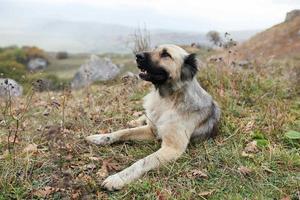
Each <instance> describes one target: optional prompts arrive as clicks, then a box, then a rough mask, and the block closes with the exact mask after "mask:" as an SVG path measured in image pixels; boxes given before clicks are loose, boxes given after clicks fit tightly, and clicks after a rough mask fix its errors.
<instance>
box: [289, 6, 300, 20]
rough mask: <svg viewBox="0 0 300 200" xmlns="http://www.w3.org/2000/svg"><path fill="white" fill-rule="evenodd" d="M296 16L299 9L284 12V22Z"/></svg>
mask: <svg viewBox="0 0 300 200" xmlns="http://www.w3.org/2000/svg"><path fill="white" fill-rule="evenodd" d="M297 16H300V10H299V9H296V10H292V11H290V12H288V13H287V14H286V17H285V22H289V21H291V20H293V19H294V18H295V17H297Z"/></svg>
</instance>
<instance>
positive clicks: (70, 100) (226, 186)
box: [0, 64, 300, 199]
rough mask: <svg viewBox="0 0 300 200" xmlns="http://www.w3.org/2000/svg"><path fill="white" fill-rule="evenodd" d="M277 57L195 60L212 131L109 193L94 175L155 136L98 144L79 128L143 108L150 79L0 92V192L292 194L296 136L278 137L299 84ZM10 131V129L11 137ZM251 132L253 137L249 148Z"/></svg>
mask: <svg viewBox="0 0 300 200" xmlns="http://www.w3.org/2000/svg"><path fill="white" fill-rule="evenodd" d="M280 65H281V67H278V66H277V67H276V68H274V67H273V66H271V65H270V66H266V67H259V66H257V67H255V68H254V69H251V70H250V69H249V70H241V69H237V68H229V67H222V64H220V65H218V64H209V65H208V67H207V68H205V69H202V70H201V71H200V73H199V77H198V79H199V80H200V82H201V84H202V86H203V87H204V88H206V89H207V90H208V91H209V92H210V93H211V94H212V95H213V96H214V98H216V100H217V101H218V102H219V103H220V105H221V107H222V111H223V112H222V121H221V124H220V135H219V136H218V137H217V138H216V139H214V140H213V139H210V140H208V141H204V142H202V143H192V144H190V145H189V148H188V150H187V152H186V153H185V154H184V155H183V156H182V157H181V158H180V159H179V160H178V161H177V162H174V163H170V164H168V165H167V166H164V167H162V168H160V169H158V170H155V171H151V172H149V173H148V174H146V175H145V176H144V178H142V179H141V180H140V181H138V182H136V183H133V184H131V185H129V186H128V187H126V188H124V189H123V190H121V191H119V192H115V193H108V192H106V191H103V190H102V189H101V188H100V186H99V185H100V183H101V181H102V180H104V178H105V177H106V176H107V175H108V174H112V173H115V172H116V171H118V170H121V169H123V168H125V167H127V166H129V165H130V164H131V163H133V162H134V161H135V160H137V159H139V158H142V157H144V156H146V155H148V154H150V153H151V152H153V151H155V150H157V149H158V148H159V145H160V144H159V142H157V141H153V142H139V143H133V142H126V143H121V144H115V145H112V146H108V147H97V146H94V145H88V144H86V143H85V142H84V140H83V138H84V137H85V136H87V135H89V134H94V133H96V132H101V133H107V132H111V131H115V130H118V129H121V128H125V127H127V122H128V121H130V120H131V119H133V118H134V117H135V116H136V115H140V114H141V113H140V111H143V110H142V106H141V99H142V97H143V96H144V95H145V94H146V93H147V92H148V91H149V85H148V84H144V83H143V82H131V81H128V82H122V81H119V80H117V81H114V82H110V83H106V84H105V83H104V84H103V83H102V84H101V85H94V86H92V87H90V88H86V89H84V90H81V91H72V92H70V91H68V90H65V91H62V92H57V93H53V92H45V93H34V94H33V97H32V99H28V98H25V97H24V98H21V99H15V100H14V101H13V102H12V104H11V105H9V104H5V102H6V103H7V101H5V100H3V101H2V102H1V103H2V104H1V113H2V115H1V119H0V120H1V123H0V124H1V129H0V199H44V198H48V199H280V198H284V197H290V198H294V199H296V198H297V195H298V198H299V191H300V155H299V147H300V146H299V141H291V140H288V139H286V138H285V137H284V133H285V132H286V131H288V130H298V131H299V129H300V124H299V120H300V119H299V116H300V114H299V110H300V99H299V90H298V91H297V88H296V87H295V83H294V82H291V80H295V78H294V79H292V78H291V77H292V76H290V75H291V74H292V73H291V70H293V69H292V68H290V67H289V66H288V65H284V64H280ZM271 72H272V73H271ZM287 74H289V76H287ZM26 102H29V104H28V105H29V107H28V108H26V105H27V103H26ZM22 115H24V117H23V118H20V116H22ZM16 120H19V122H18V123H19V127H18V129H16ZM10 131H11V133H12V136H13V137H14V135H15V134H16V136H17V137H16V139H15V144H14V145H13V144H12V143H13V139H14V138H10V139H9V141H8V138H7V137H8V133H9V132H10ZM253 141H256V142H257V145H254V146H255V147H253V148H252V149H251V148H250V149H249V143H251V142H253ZM8 144H10V145H8ZM8 146H10V148H11V151H10V153H9V152H8ZM246 146H248V149H247V148H246V149H245V147H246ZM250 146H251V144H250ZM202 173H204V174H206V175H207V177H206V176H203V174H202Z"/></svg>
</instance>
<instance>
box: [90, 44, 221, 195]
mask: <svg viewBox="0 0 300 200" xmlns="http://www.w3.org/2000/svg"><path fill="white" fill-rule="evenodd" d="M136 62H137V67H138V68H139V69H140V70H141V72H140V74H139V77H140V78H141V79H142V80H145V81H149V82H151V83H152V84H153V85H154V87H153V90H152V91H151V92H150V93H149V94H148V95H146V96H145V97H144V104H143V106H144V108H145V113H146V114H145V116H142V117H141V118H140V119H138V120H136V121H134V122H133V123H131V124H134V125H139V126H138V127H135V128H129V129H124V130H119V131H116V132H113V133H109V134H98V135H91V136H88V137H87V138H86V140H87V141H88V142H90V143H94V144H97V145H109V144H112V143H114V142H118V141H126V140H152V139H155V138H158V139H160V140H161V148H160V149H159V150H157V151H156V152H154V153H152V154H150V155H148V156H147V157H145V158H143V159H141V160H139V161H137V162H135V163H134V164H133V165H131V166H130V167H128V168H126V169H124V170H123V171H121V172H118V173H116V174H114V175H111V176H109V177H108V178H106V179H105V180H104V181H103V183H102V187H104V188H105V189H107V190H109V191H113V190H119V189H121V188H123V187H124V186H125V185H127V184H129V183H131V182H133V181H135V180H137V179H139V178H140V177H141V176H142V175H143V174H145V173H146V172H148V171H149V170H152V169H155V168H158V167H159V166H161V165H164V164H166V163H168V162H170V161H174V160H176V159H177V158H179V157H180V156H181V155H182V154H183V153H184V152H185V150H186V148H187V146H188V144H189V141H190V140H191V139H201V140H202V139H205V138H208V137H211V136H214V135H215V134H216V131H217V122H218V121H219V119H220V113H221V111H220V108H219V106H218V104H217V103H216V102H215V101H214V100H213V99H212V97H211V96H210V95H209V94H208V93H207V92H206V91H205V90H204V89H203V88H202V87H201V86H200V84H199V83H198V81H197V79H196V77H195V75H196V73H197V71H198V60H197V58H196V55H195V54H188V53H187V52H186V51H185V50H184V49H182V48H181V47H179V46H176V45H161V46H158V47H156V48H155V49H154V50H152V51H147V52H141V53H137V54H136ZM145 121H146V123H145Z"/></svg>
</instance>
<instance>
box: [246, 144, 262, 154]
mask: <svg viewBox="0 0 300 200" xmlns="http://www.w3.org/2000/svg"><path fill="white" fill-rule="evenodd" d="M244 151H245V152H246V153H257V152H258V151H259V150H258V148H257V141H252V142H249V143H248V144H247V145H246V147H245V149H244Z"/></svg>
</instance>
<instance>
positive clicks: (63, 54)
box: [56, 51, 69, 59]
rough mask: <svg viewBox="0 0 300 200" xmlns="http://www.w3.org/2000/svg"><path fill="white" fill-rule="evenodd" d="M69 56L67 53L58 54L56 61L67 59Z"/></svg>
mask: <svg viewBox="0 0 300 200" xmlns="http://www.w3.org/2000/svg"><path fill="white" fill-rule="evenodd" d="M68 57H69V54H68V53H67V52H65V51H61V52H57V54H56V59H67V58H68Z"/></svg>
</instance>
